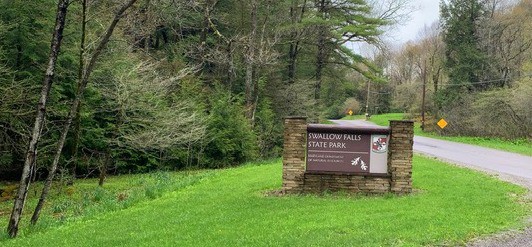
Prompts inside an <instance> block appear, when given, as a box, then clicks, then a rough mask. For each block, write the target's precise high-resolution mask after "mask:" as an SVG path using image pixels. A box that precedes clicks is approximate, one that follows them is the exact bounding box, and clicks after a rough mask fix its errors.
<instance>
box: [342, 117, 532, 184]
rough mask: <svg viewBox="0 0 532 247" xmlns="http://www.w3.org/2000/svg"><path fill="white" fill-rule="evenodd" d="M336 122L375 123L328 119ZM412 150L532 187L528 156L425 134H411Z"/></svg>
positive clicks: (363, 124)
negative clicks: (412, 138) (412, 139)
mask: <svg viewBox="0 0 532 247" xmlns="http://www.w3.org/2000/svg"><path fill="white" fill-rule="evenodd" d="M332 122H334V123H336V124H339V125H352V126H375V124H374V123H372V122H368V121H364V120H332ZM414 152H417V153H421V154H424V155H427V156H432V157H436V158H439V159H442V160H445V161H447V162H450V163H454V164H457V165H462V166H467V167H470V168H473V169H477V170H482V171H485V172H488V173H491V174H497V175H499V176H500V178H501V179H503V180H507V181H510V182H513V183H517V184H519V185H522V186H525V187H527V188H531V189H532V157H530V156H525V155H520V154H515V153H510V152H504V151H499V150H495V149H491V148H484V147H479V146H474V145H469V144H463V143H458V142H451V141H443V140H438V139H434V138H429V137H422V136H415V137H414Z"/></svg>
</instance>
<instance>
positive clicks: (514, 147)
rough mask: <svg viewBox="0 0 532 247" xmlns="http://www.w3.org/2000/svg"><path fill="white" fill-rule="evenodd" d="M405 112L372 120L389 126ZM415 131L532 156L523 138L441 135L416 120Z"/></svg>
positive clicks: (438, 137) (362, 117)
mask: <svg viewBox="0 0 532 247" xmlns="http://www.w3.org/2000/svg"><path fill="white" fill-rule="evenodd" d="M403 116H404V114H403V113H388V114H381V115H373V116H371V120H370V121H371V122H374V123H376V124H378V125H381V126H389V120H401V119H403V118H404V117H403ZM342 119H345V120H354V119H364V116H362V115H357V116H347V117H344V118H342ZM414 133H415V134H416V135H419V136H426V137H431V138H437V139H442V140H447V141H455V142H461V143H466V144H472V145H477V146H482V147H487V148H493V149H498V150H503V151H508V152H514V153H519V154H523V155H528V156H532V142H531V141H528V140H525V139H521V140H503V139H500V138H491V137H489V138H488V137H472V136H441V135H439V134H438V133H435V132H424V131H422V130H421V128H420V123H418V122H416V123H415V126H414Z"/></svg>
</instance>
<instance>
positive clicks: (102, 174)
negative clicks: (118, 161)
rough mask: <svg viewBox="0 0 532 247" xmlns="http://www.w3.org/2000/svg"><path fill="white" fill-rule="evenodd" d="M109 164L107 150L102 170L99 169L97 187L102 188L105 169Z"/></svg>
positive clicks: (109, 153) (105, 174)
mask: <svg viewBox="0 0 532 247" xmlns="http://www.w3.org/2000/svg"><path fill="white" fill-rule="evenodd" d="M111 162H112V159H111V150H107V152H106V154H105V159H104V161H103V165H102V168H100V176H99V180H98V186H100V187H101V186H103V183H104V182H105V178H106V177H107V168H108V167H109V166H110V164H111Z"/></svg>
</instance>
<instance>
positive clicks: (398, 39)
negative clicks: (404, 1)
mask: <svg viewBox="0 0 532 247" xmlns="http://www.w3.org/2000/svg"><path fill="white" fill-rule="evenodd" d="M409 7H410V9H411V13H410V18H409V19H408V20H406V21H404V23H402V24H398V25H397V26H394V27H392V28H391V30H386V32H385V33H384V35H383V37H384V40H385V42H386V43H387V45H388V46H389V47H390V48H392V49H400V48H401V47H402V46H403V45H404V44H406V43H407V42H408V41H415V40H417V39H419V33H420V31H421V30H422V29H423V28H424V27H425V26H430V25H432V24H433V23H434V22H435V21H436V20H438V18H439V15H440V1H439V0H410V6H409ZM407 11H408V10H407ZM347 46H348V47H349V48H350V49H352V50H353V51H355V52H357V53H358V54H361V55H363V56H365V57H371V56H373V55H375V51H376V50H375V47H373V46H371V45H367V44H365V43H363V42H354V43H348V44H347Z"/></svg>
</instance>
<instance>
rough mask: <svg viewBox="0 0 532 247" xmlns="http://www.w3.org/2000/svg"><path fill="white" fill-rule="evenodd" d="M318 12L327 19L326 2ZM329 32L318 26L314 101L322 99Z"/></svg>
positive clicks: (321, 2) (320, 4) (320, 2)
mask: <svg viewBox="0 0 532 247" xmlns="http://www.w3.org/2000/svg"><path fill="white" fill-rule="evenodd" d="M318 12H319V13H320V14H321V15H322V18H325V16H324V15H325V0H321V1H319V6H318ZM326 35H327V30H326V27H325V26H318V42H317V48H318V53H317V55H316V85H315V88H314V99H316V100H319V99H320V92H321V85H322V76H323V69H324V68H325V60H326V59H327V58H326V56H327V53H326V51H325V49H326V44H325V42H326V40H327V37H326Z"/></svg>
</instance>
